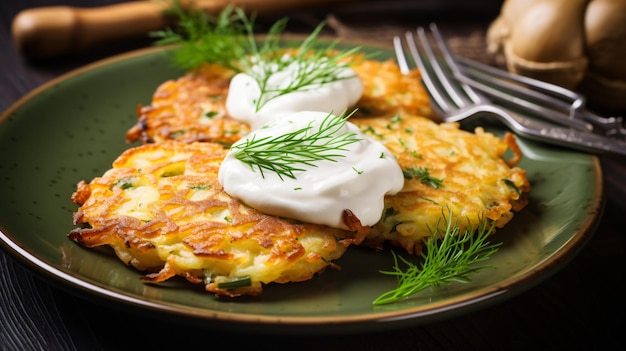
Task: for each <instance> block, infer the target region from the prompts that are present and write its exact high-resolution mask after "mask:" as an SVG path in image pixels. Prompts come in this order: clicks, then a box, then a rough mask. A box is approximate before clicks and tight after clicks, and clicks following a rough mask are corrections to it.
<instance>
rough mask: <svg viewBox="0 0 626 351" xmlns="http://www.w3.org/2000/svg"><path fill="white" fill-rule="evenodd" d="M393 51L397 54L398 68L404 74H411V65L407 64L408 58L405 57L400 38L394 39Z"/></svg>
mask: <svg viewBox="0 0 626 351" xmlns="http://www.w3.org/2000/svg"><path fill="white" fill-rule="evenodd" d="M393 49H394V51H395V53H396V61H398V67H400V72H402V74H409V71H410V70H411V69H410V68H409V64H408V63H407V62H406V56H405V55H404V48H403V47H402V40H401V39H400V37H399V36H397V35H396V36H395V37H393Z"/></svg>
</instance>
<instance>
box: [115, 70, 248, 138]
mask: <svg viewBox="0 0 626 351" xmlns="http://www.w3.org/2000/svg"><path fill="white" fill-rule="evenodd" d="M234 74H235V73H234V71H232V70H230V69H228V68H225V67H222V66H219V65H216V64H207V65H205V66H203V67H201V68H200V69H198V70H195V71H193V72H190V73H188V74H186V75H184V76H182V77H180V78H178V79H176V80H169V81H166V82H164V83H163V84H161V85H160V86H159V87H158V88H157V90H156V91H155V93H154V94H153V96H152V102H151V104H150V105H149V106H139V107H138V108H137V115H138V119H137V123H136V124H135V125H134V126H133V127H132V128H131V129H130V130H128V131H127V132H126V141H127V142H129V143H132V142H134V141H141V142H142V143H144V144H147V143H154V142H157V143H159V142H163V141H166V140H178V141H184V142H192V141H206V142H214V143H220V144H224V145H231V144H232V143H234V142H235V141H237V140H239V139H240V138H241V137H242V136H244V135H246V134H248V132H249V131H250V127H249V126H248V125H247V124H246V123H243V122H239V121H237V120H235V119H233V118H231V117H230V116H229V115H228V113H227V112H226V97H227V95H228V86H229V84H230V79H231V78H232V77H233V76H234Z"/></svg>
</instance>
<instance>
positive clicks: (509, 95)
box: [452, 55, 626, 140]
mask: <svg viewBox="0 0 626 351" xmlns="http://www.w3.org/2000/svg"><path fill="white" fill-rule="evenodd" d="M452 57H453V60H454V61H455V62H456V63H458V65H459V68H460V71H461V72H460V73H461V74H460V75H459V74H458V73H459V72H455V78H456V79H457V80H459V81H461V82H463V83H466V84H468V85H470V86H471V87H473V88H475V89H478V90H480V91H481V92H483V93H485V94H487V95H489V96H490V97H492V98H494V99H496V100H497V101H498V102H499V103H502V104H505V105H507V104H508V105H512V106H514V107H518V108H521V109H524V110H525V111H526V112H530V113H534V114H536V115H537V116H539V117H544V118H545V116H547V118H548V119H552V120H553V121H555V122H558V121H557V119H559V118H560V119H562V121H563V122H564V125H568V123H569V125H574V124H577V125H578V126H581V125H583V124H584V123H585V122H587V123H589V125H588V128H589V129H590V130H591V131H593V132H595V133H596V134H601V135H605V136H608V137H614V138H618V139H620V140H626V124H625V123H624V119H623V118H622V117H617V116H615V117H613V116H612V117H604V116H600V115H597V114H595V113H593V112H591V111H590V110H588V109H587V108H586V106H585V105H586V99H585V97H584V96H583V95H581V94H578V93H576V92H575V91H572V90H569V89H565V88H563V87H560V86H558V85H554V84H550V83H547V82H543V81H540V80H537V79H533V78H530V77H525V76H520V75H517V74H514V73H510V72H508V71H505V70H502V69H499V68H496V67H492V66H488V65H485V64H483V63H480V62H477V61H473V60H470V59H466V58H463V57H457V56H454V55H452ZM554 116H556V117H554ZM563 117H566V118H563ZM581 123H582V124H581Z"/></svg>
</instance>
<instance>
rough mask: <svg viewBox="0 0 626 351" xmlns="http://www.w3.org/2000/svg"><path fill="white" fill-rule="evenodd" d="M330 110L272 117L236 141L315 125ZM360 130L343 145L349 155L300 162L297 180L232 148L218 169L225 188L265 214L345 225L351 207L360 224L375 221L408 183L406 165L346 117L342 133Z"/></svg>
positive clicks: (371, 223)
mask: <svg viewBox="0 0 626 351" xmlns="http://www.w3.org/2000/svg"><path fill="white" fill-rule="evenodd" d="M327 116H328V112H315V111H301V112H296V113H291V114H289V115H288V116H286V117H284V118H282V119H280V120H275V121H273V122H270V123H269V124H267V125H265V126H263V128H259V129H257V130H255V131H253V132H252V133H250V134H249V135H248V136H247V137H246V138H244V139H242V140H240V141H238V142H237V143H235V145H238V144H240V143H245V142H246V140H247V139H250V138H257V139H259V138H263V137H266V136H270V137H275V136H278V135H283V134H285V133H289V132H293V131H296V130H299V129H301V128H305V127H306V126H307V125H308V124H309V123H312V125H313V126H315V127H314V128H313V129H314V130H317V127H318V126H319V124H320V122H321V121H322V120H324V118H326V117H327ZM348 131H351V132H354V133H357V137H358V138H359V139H361V140H360V141H358V142H355V143H352V144H349V145H347V146H345V148H346V149H347V151H345V157H339V158H336V162H333V161H327V160H324V161H316V162H315V166H316V167H315V166H307V165H300V164H298V165H297V166H298V167H301V168H304V169H305V170H304V171H297V172H294V174H295V177H296V179H292V178H287V177H283V179H282V180H281V179H280V177H279V176H278V175H277V174H276V173H273V172H270V171H265V172H264V176H263V175H262V174H261V172H260V171H259V170H258V169H257V168H254V169H251V167H250V166H249V165H247V164H245V163H244V162H242V161H240V160H238V159H236V158H235V153H234V151H233V149H231V151H230V152H229V153H228V154H227V155H226V158H225V159H224V161H223V162H222V165H221V167H220V170H219V175H218V178H219V181H220V183H221V184H222V186H223V187H224V190H225V191H226V192H227V193H228V194H230V195H231V196H233V197H236V198H239V199H240V200H242V201H243V202H244V203H246V204H247V205H248V206H251V207H253V208H255V209H257V210H259V211H261V212H263V213H266V214H270V215H275V216H281V217H286V218H293V219H297V220H300V221H303V222H308V223H317V224H324V225H328V226H331V227H335V228H341V229H347V227H346V225H345V224H344V223H343V220H342V214H343V211H344V210H345V209H349V210H351V211H352V212H353V213H354V214H355V215H356V217H357V218H359V220H360V221H361V224H362V225H374V224H376V222H378V221H379V220H380V218H381V216H382V211H383V208H384V196H385V195H387V194H395V193H397V192H399V191H400V190H401V189H402V187H403V185H404V177H403V175H402V170H401V169H400V166H399V165H398V163H397V161H396V159H395V158H394V156H393V155H392V154H391V152H389V150H388V149H387V148H386V147H385V146H384V145H382V144H381V143H379V142H377V141H375V140H373V139H371V138H369V137H368V136H366V135H364V134H362V133H361V132H360V131H359V129H358V128H357V127H356V126H355V125H354V124H352V123H350V122H346V123H345V124H344V126H343V129H342V130H340V131H339V132H338V134H343V133H345V132H348Z"/></svg>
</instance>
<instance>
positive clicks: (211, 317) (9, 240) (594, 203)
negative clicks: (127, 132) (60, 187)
mask: <svg viewBox="0 0 626 351" xmlns="http://www.w3.org/2000/svg"><path fill="white" fill-rule="evenodd" d="M302 37H304V36H301V35H288V36H285V37H284V39H286V40H298V39H301V38H302ZM321 39H324V40H328V39H329V38H321ZM331 39H332V38H331ZM335 39H336V38H334V39H333V40H335ZM342 43H346V44H353V45H367V46H368V47H371V48H380V49H385V50H389V48H390V47H389V46H388V45H384V44H382V43H376V42H375V43H367V44H365V43H364V42H363V41H358V40H354V41H352V40H350V41H349V42H346V41H342ZM167 48H168V47H147V48H141V49H137V50H133V51H129V52H125V53H121V54H117V55H114V56H111V57H108V58H104V59H100V60H98V61H95V62H92V63H89V64H86V65H84V66H81V67H78V68H76V69H73V70H70V71H68V72H66V73H64V74H62V75H60V76H58V77H56V78H53V79H51V80H50V81H48V82H45V83H43V84H42V85H40V86H38V87H36V88H35V89H33V90H31V91H30V92H28V93H27V94H25V95H24V96H23V97H21V98H20V99H18V100H17V101H16V102H14V103H13V104H12V105H11V106H9V108H7V109H6V110H5V111H3V112H2V114H1V115H0V124H2V123H5V121H6V120H7V119H8V118H9V117H10V116H11V115H12V114H13V113H14V112H15V111H17V110H19V109H20V108H21V107H22V106H24V105H25V104H27V103H28V102H29V101H31V100H32V99H34V98H36V97H37V96H39V95H40V94H42V93H43V92H45V91H47V90H48V89H50V88H51V87H53V86H55V85H57V84H60V83H62V82H64V81H66V80H69V79H72V78H74V77H76V76H78V75H80V74H81V73H84V72H87V71H91V70H94V69H97V68H101V67H104V66H107V65H110V64H114V63H118V62H121V61H124V60H128V59H132V58H136V57H140V56H143V55H151V54H156V53H158V52H162V51H165V50H166V49H167ZM588 156H589V157H590V160H591V166H592V172H593V176H594V178H595V184H593V194H592V196H591V205H590V209H589V210H588V211H587V213H586V218H585V220H584V221H583V222H582V224H581V226H580V227H579V228H578V229H577V230H576V232H575V233H574V234H572V236H571V237H570V238H569V239H568V240H567V242H566V243H565V244H564V245H563V246H562V247H561V248H560V249H559V250H558V251H557V252H555V253H554V254H553V255H551V256H550V257H548V258H546V259H545V260H543V261H542V262H541V263H539V264H538V265H537V266H536V267H534V268H532V269H529V270H527V271H525V272H524V273H523V274H521V275H518V276H515V277H514V278H509V279H506V280H504V281H502V282H500V283H499V284H497V285H492V286H487V287H484V288H482V289H479V290H476V291H472V292H470V293H465V294H462V295H460V296H457V297H455V298H453V299H446V300H445V301H440V302H438V303H433V304H427V305H421V306H416V307H412V308H407V309H400V310H393V311H389V312H376V311H372V312H371V313H365V314H356V315H341V316H308V317H306V316H281V315H263V314H242V313H228V312H223V311H216V310H211V309H200V308H197V307H192V306H184V305H180V304H176V303H171V302H163V301H161V302H160V303H157V302H155V301H152V300H148V299H141V298H138V297H135V296H132V295H131V294H123V293H120V292H117V291H114V290H111V289H107V288H106V287H105V286H100V285H99V284H96V283H93V282H89V281H85V280H82V279H80V278H79V277H76V276H73V275H71V274H70V273H69V272H66V271H65V270H63V269H61V268H59V267H57V266H55V265H54V264H53V263H50V262H46V260H44V259H42V258H41V257H38V256H37V255H36V253H34V252H31V251H29V250H28V247H26V245H23V244H22V243H20V241H19V240H17V238H15V237H12V236H11V234H9V233H7V232H6V231H5V230H4V229H3V228H2V224H1V223H0V248H2V249H3V251H4V252H6V253H8V254H9V255H10V256H12V257H13V258H14V259H16V260H17V261H19V262H20V263H22V264H24V265H25V266H27V268H29V269H30V270H31V271H35V272H36V273H38V275H39V276H41V277H43V278H46V280H47V281H49V282H51V283H53V284H54V285H55V286H58V287H60V288H61V289H63V290H65V291H67V292H69V293H71V294H74V295H76V296H79V297H83V298H85V296H84V295H81V294H80V292H81V291H83V292H87V293H89V294H88V295H89V296H88V297H90V298H92V300H94V301H95V302H99V303H101V302H105V301H114V302H118V303H119V304H120V305H126V306H133V307H136V308H139V309H141V310H143V311H144V312H162V313H164V315H176V316H180V317H187V318H186V319H189V320H201V321H203V322H207V321H209V322H218V324H219V323H222V322H223V323H227V324H232V323H234V324H237V325H242V324H245V325H247V326H253V325H256V327H257V328H258V329H260V330H263V331H267V327H268V326H277V325H280V326H281V327H282V328H285V327H289V328H292V329H293V328H295V329H296V330H298V331H299V332H302V331H305V332H306V331H311V327H322V326H326V327H330V328H322V329H323V331H324V332H328V331H329V330H330V331H332V329H333V328H336V327H337V326H339V325H341V326H345V327H352V328H348V329H346V328H341V331H342V332H345V331H347V330H350V329H358V331H365V330H369V329H371V328H367V326H369V327H371V326H372V324H374V325H376V330H380V327H381V326H382V325H386V326H388V327H390V328H391V327H392V326H394V325H396V324H398V323H401V324H406V323H411V322H412V323H422V322H429V321H435V320H438V319H441V318H443V316H441V315H442V313H441V312H450V313H449V314H446V316H447V317H449V316H451V315H455V314H456V315H458V314H462V313H464V312H468V311H471V310H475V309H478V308H480V307H481V306H483V305H485V304H486V303H487V301H489V302H493V301H498V300H502V299H504V298H510V297H512V296H514V295H517V294H519V293H521V292H523V291H526V290H528V289H530V288H531V287H533V286H535V285H537V284H539V283H541V282H542V281H544V280H545V279H546V278H547V277H549V276H550V275H552V274H554V273H556V272H557V271H558V270H560V268H562V267H563V266H565V264H567V263H568V262H569V261H570V260H571V259H573V258H574V257H575V256H576V255H577V254H578V252H579V251H580V250H582V248H583V247H584V246H585V244H586V242H587V241H588V240H589V239H590V238H591V237H592V236H593V234H594V232H595V229H596V227H597V225H598V223H599V221H600V219H601V217H602V212H603V208H604V176H603V171H602V167H601V163H600V161H599V158H598V156H597V155H593V154H588ZM537 275H540V276H541V278H537ZM531 278H536V279H534V280H533V279H531ZM531 283H532V284H531ZM107 306H108V305H107ZM115 307H119V306H115ZM339 317H340V318H339ZM209 324H211V325H213V324H215V323H209ZM223 326H226V325H223ZM218 327H219V325H218ZM364 327H365V328H364ZM253 329H255V328H252V329H251V331H254V330H253ZM284 331H285V329H281V332H284ZM318 331H321V330H318Z"/></svg>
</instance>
